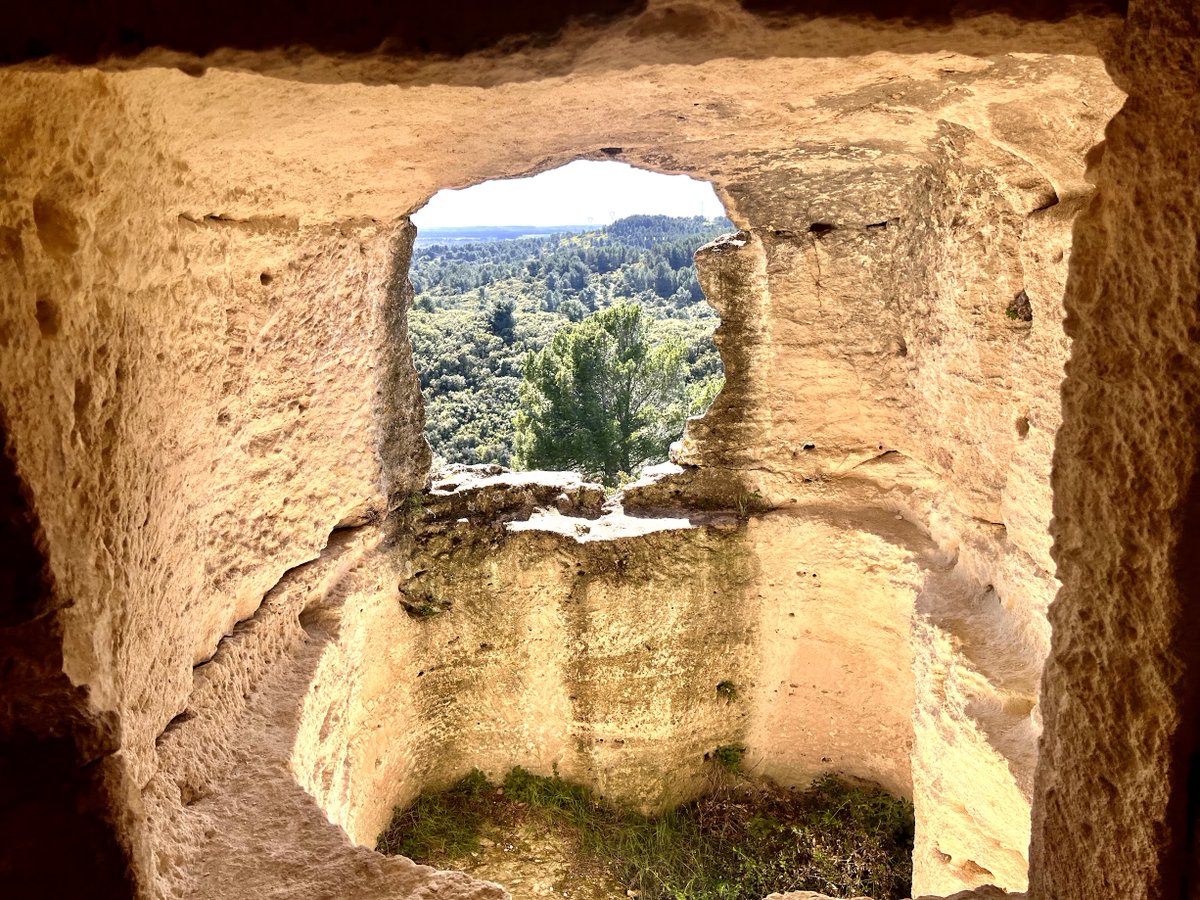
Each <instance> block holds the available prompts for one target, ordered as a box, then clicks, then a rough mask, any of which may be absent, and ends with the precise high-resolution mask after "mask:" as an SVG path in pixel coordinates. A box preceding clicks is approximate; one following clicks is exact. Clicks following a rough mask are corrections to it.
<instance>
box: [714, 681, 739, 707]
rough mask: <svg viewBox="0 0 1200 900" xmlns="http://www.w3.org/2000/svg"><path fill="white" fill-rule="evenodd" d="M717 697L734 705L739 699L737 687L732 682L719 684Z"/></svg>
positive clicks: (720, 682)
mask: <svg viewBox="0 0 1200 900" xmlns="http://www.w3.org/2000/svg"><path fill="white" fill-rule="evenodd" d="M717 696H718V697H721V698H722V699H724V700H726V701H727V702H729V703H732V702H733V701H734V700H736V699H737V696H738V689H737V685H736V684H734V683H733V682H732V681H719V682H717Z"/></svg>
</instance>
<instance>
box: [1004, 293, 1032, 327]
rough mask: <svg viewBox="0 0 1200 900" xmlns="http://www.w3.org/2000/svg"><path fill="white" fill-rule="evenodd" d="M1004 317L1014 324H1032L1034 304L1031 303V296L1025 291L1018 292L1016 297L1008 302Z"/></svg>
mask: <svg viewBox="0 0 1200 900" xmlns="http://www.w3.org/2000/svg"><path fill="white" fill-rule="evenodd" d="M1004 315H1006V316H1008V317H1009V318H1010V319H1012V320H1013V321H1014V322H1032V321H1033V304H1032V303H1030V302H1029V295H1028V294H1027V293H1025V291H1024V290H1021V291H1018V292H1017V294H1016V296H1015V297H1013V298H1012V299H1011V300H1010V301H1008V306H1007V307H1006V308H1005V310H1004Z"/></svg>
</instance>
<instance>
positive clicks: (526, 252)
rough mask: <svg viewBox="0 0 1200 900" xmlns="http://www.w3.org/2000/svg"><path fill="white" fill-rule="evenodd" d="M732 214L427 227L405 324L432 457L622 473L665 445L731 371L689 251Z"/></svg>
mask: <svg viewBox="0 0 1200 900" xmlns="http://www.w3.org/2000/svg"><path fill="white" fill-rule="evenodd" d="M731 228H732V224H731V223H730V222H729V221H728V220H726V219H704V218H701V217H691V218H674V217H667V216H631V217H629V218H625V219H620V220H618V221H616V222H614V223H613V224H611V225H608V226H605V227H601V228H598V229H595V230H591V231H582V232H580V231H574V232H571V231H563V232H560V233H555V234H550V235H538V236H532V237H519V238H510V239H506V240H488V241H467V242H461V241H460V242H453V241H448V242H441V241H440V240H439V242H438V243H431V244H428V245H423V244H422V242H421V241H418V244H417V247H416V249H414V252H413V259H412V266H411V269H410V278H411V280H412V284H413V289H414V292H415V297H414V302H413V307H412V311H411V313H410V317H409V331H410V334H411V336H412V344H413V354H414V359H415V363H416V367H417V371H418V373H419V374H420V380H421V389H422V392H423V394H424V397H425V407H426V427H425V434H426V437H427V439H428V440H429V443H430V446H431V447H432V449H433V452H434V455H435V466H437V465H439V464H445V463H455V462H463V463H482V462H494V463H500V464H501V465H505V466H508V467H511V468H572V469H579V470H581V471H583V472H584V474H586V475H589V476H594V477H597V478H602V479H603V480H604V481H605V482H606V483H608V484H610V485H611V484H614V483H616V482H617V481H619V480H623V479H624V478H626V477H628V476H631V475H633V474H634V472H635V471H636V470H637V469H638V468H640V467H641V466H642V465H644V464H646V463H649V462H657V461H662V460H664V459H666V454H667V449H668V447H669V444H670V442H671V441H672V440H674V439H677V438H678V437H679V436H680V434H681V433H682V429H683V422H684V419H685V418H686V417H687V416H689V415H696V414H699V413H701V412H703V411H704V410H705V409H706V408H707V407H708V405H709V403H711V402H712V399H713V398H714V397H715V396H716V394H717V392H718V391H719V390H720V387H721V385H722V383H723V373H722V368H721V360H720V357H719V355H718V354H717V351H716V348H715V346H714V345H713V342H712V333H713V330H714V328H715V327H716V325H717V324H718V319H717V315H716V313H715V312H714V311H713V310H712V308H711V307H709V305H708V304H707V303H706V302H705V299H704V294H703V292H702V291H701V289H700V285H699V283H698V282H697V280H696V273H695V268H694V266H693V263H692V255H693V254H694V252H695V251H696V249H697V248H698V247H700V246H701V245H703V244H705V243H707V242H709V241H711V240H712V239H714V238H715V237H717V236H718V235H720V234H722V233H724V232H727V231H729V230H731ZM585 320H588V321H585ZM556 335H558V336H557V338H556ZM620 441H625V442H626V443H627V444H628V446H624V447H622V448H620V449H619V451H616V450H614V449H613V448H612V447H606V446H602V445H605V444H612V443H613V442H620Z"/></svg>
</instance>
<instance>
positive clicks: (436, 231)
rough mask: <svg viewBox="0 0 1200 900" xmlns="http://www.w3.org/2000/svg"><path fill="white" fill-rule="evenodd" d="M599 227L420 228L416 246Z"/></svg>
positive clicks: (485, 226) (544, 234)
mask: <svg viewBox="0 0 1200 900" xmlns="http://www.w3.org/2000/svg"><path fill="white" fill-rule="evenodd" d="M599 227H600V226H598V225H464V226H456V227H454V228H418V229H417V240H416V244H415V246H417V247H428V246H431V245H433V244H463V243H472V242H480V241H505V240H511V239H513V238H523V237H547V236H549V235H552V234H576V233H578V232H580V231H595V230H596V229H597V228H599Z"/></svg>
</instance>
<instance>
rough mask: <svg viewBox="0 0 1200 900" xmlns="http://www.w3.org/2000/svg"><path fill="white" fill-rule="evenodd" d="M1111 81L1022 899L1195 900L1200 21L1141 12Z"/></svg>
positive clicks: (1182, 8)
mask: <svg viewBox="0 0 1200 900" xmlns="http://www.w3.org/2000/svg"><path fill="white" fill-rule="evenodd" d="M1114 74H1115V76H1116V77H1117V78H1118V80H1119V82H1120V84H1121V85H1122V87H1123V88H1125V89H1126V90H1128V91H1129V99H1128V100H1127V101H1126V103H1125V105H1124V106H1123V107H1122V109H1121V111H1120V112H1119V113H1118V114H1117V115H1116V117H1115V118H1114V119H1113V120H1112V122H1111V123H1110V124H1109V126H1108V129H1107V131H1106V133H1105V142H1104V145H1103V148H1102V151H1101V152H1098V153H1097V154H1095V155H1094V157H1093V161H1094V163H1095V166H1094V169H1093V173H1092V174H1093V177H1094V179H1095V181H1096V184H1097V192H1096V196H1095V199H1094V200H1093V201H1092V203H1091V204H1090V205H1089V206H1088V208H1087V210H1086V211H1085V213H1084V214H1083V215H1082V216H1081V217H1080V220H1079V223H1078V226H1077V228H1076V231H1075V249H1074V254H1073V259H1072V269H1071V280H1070V282H1069V284H1068V290H1067V295H1066V309H1067V321H1066V330H1067V333H1068V334H1069V335H1070V337H1071V339H1072V354H1071V362H1070V363H1069V365H1068V367H1067V379H1066V381H1065V383H1064V385H1063V417H1064V422H1063V427H1062V429H1061V430H1060V432H1059V436H1058V443H1057V446H1056V449H1055V459H1054V462H1055V469H1054V489H1055V495H1054V516H1055V520H1054V557H1055V561H1056V562H1057V563H1058V570H1059V573H1060V575H1061V577H1062V579H1063V590H1062V592H1061V594H1060V596H1059V599H1058V601H1057V602H1056V603H1055V605H1054V606H1053V607H1052V608H1051V621H1052V623H1053V627H1054V653H1053V654H1052V656H1051V659H1050V663H1049V665H1048V667H1047V671H1046V677H1045V681H1044V685H1045V687H1044V694H1045V714H1044V715H1045V723H1046V731H1045V737H1044V739H1043V743H1042V761H1041V765H1040V767H1039V770H1038V785H1037V803H1036V805H1035V821H1034V836H1033V844H1032V852H1033V860H1032V862H1033V872H1032V883H1031V890H1032V892H1033V894H1034V896H1037V897H1051V896H1053V897H1056V898H1083V897H1097V896H1119V897H1131V898H1166V897H1172V898H1174V897H1188V898H1193V897H1197V896H1200V881H1198V880H1197V878H1196V871H1195V865H1196V858H1197V855H1196V844H1195V840H1196V838H1195V835H1196V833H1197V831H1196V821H1197V809H1198V808H1200V804H1198V802H1197V780H1196V775H1197V759H1198V758H1200V757H1198V756H1197V753H1198V748H1200V735H1198V734H1197V721H1198V719H1197V715H1196V711H1197V698H1198V696H1200V688H1198V686H1200V672H1198V669H1197V666H1198V660H1200V656H1198V653H1197V634H1200V630H1198V625H1200V618H1198V617H1200V603H1198V598H1197V593H1196V592H1197V587H1198V585H1200V577H1198V574H1200V573H1197V571H1196V559H1197V555H1196V547H1195V541H1196V534H1197V531H1196V528H1197V521H1196V510H1197V508H1198V507H1197V495H1196V478H1197V467H1196V459H1197V433H1196V422H1197V416H1196V404H1197V397H1198V396H1200V384H1198V383H1197V347H1198V344H1197V335H1198V334H1200V331H1198V324H1200V323H1198V320H1197V316H1198V312H1200V310H1198V309H1197V303H1198V302H1200V244H1198V243H1197V239H1196V235H1197V234H1198V233H1200V220H1198V210H1200V196H1198V185H1200V151H1198V148H1197V145H1196V142H1195V140H1194V137H1193V136H1194V135H1195V134H1196V133H1197V128H1200V119H1198V118H1197V105H1196V97H1195V89H1196V84H1197V78H1198V77H1200V21H1198V20H1197V17H1196V9H1195V7H1194V5H1193V4H1190V3H1172V2H1146V3H1137V4H1135V5H1134V6H1133V8H1132V9H1131V10H1130V20H1129V27H1128V29H1127V31H1126V34H1125V40H1124V46H1123V49H1122V53H1121V54H1120V56H1118V57H1117V59H1116V60H1115V66H1114Z"/></svg>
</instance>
